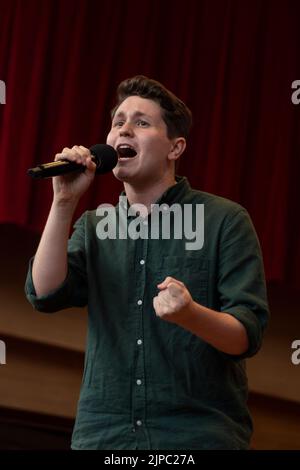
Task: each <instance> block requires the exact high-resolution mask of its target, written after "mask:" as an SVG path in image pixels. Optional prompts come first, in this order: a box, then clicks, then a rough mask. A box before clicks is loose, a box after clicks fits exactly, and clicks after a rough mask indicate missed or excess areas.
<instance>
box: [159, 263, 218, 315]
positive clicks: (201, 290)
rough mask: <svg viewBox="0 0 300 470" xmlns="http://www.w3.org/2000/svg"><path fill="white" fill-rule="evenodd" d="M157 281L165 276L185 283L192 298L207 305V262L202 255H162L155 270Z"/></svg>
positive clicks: (160, 280)
mask: <svg viewBox="0 0 300 470" xmlns="http://www.w3.org/2000/svg"><path fill="white" fill-rule="evenodd" d="M157 276H158V282H162V281H163V280H164V279H165V278H166V277H167V276H171V277H174V278H175V279H177V280H178V281H181V282H183V283H184V284H185V286H186V287H187V289H188V290H189V292H190V294H191V296H192V298H193V300H195V302H198V303H200V304H202V305H205V306H207V302H208V277H209V262H208V259H206V258H203V257H194V256H193V257H192V256H163V257H162V258H161V262H160V265H159V269H158V271H157Z"/></svg>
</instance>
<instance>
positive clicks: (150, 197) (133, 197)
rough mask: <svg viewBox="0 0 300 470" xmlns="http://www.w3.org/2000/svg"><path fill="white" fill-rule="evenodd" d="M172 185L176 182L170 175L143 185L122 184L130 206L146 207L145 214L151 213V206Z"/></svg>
mask: <svg viewBox="0 0 300 470" xmlns="http://www.w3.org/2000/svg"><path fill="white" fill-rule="evenodd" d="M174 184H176V180H175V176H174V175H173V174H172V175H167V176H165V177H162V178H160V179H158V180H157V181H155V182H153V181H151V182H148V184H147V183H145V182H144V184H143V185H135V184H132V183H125V182H124V189H125V192H126V196H127V199H128V201H129V204H130V205H132V204H143V205H144V206H146V207H147V212H148V213H149V212H150V211H151V204H154V203H155V202H156V201H157V199H158V198H159V197H160V196H161V195H162V194H163V193H164V192H165V191H166V190H167V189H168V188H170V186H173V185H174Z"/></svg>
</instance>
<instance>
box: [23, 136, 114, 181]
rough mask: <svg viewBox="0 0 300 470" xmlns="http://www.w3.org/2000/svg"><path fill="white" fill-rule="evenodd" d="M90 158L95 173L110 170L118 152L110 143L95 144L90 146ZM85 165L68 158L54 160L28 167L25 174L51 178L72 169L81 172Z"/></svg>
mask: <svg viewBox="0 0 300 470" xmlns="http://www.w3.org/2000/svg"><path fill="white" fill-rule="evenodd" d="M90 152H91V154H92V160H93V162H94V163H96V166H97V169H96V173H97V174H102V173H107V172H109V171H111V170H112V169H113V168H114V167H115V166H116V164H117V163H118V154H117V152H116V151H115V149H114V148H113V147H112V146H111V145H107V144H96V145H93V146H92V147H91V148H90ZM85 169H86V167H85V166H84V165H80V164H78V163H76V162H70V161H69V160H57V161H56V162H50V163H43V164H41V165H38V166H36V167H35V168H29V169H28V170H27V174H28V175H30V176H31V177H32V178H51V177H53V176H58V175H65V174H67V173H71V172H73V171H77V172H80V173H81V172H83V171H85Z"/></svg>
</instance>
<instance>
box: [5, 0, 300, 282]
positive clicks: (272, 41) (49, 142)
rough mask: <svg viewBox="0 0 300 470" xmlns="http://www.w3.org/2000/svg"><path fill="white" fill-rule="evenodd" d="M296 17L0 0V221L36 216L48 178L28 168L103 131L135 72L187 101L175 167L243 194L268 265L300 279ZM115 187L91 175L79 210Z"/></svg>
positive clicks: (230, 7) (198, 2) (273, 6)
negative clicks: (187, 120) (1, 92)
mask: <svg viewBox="0 0 300 470" xmlns="http://www.w3.org/2000/svg"><path fill="white" fill-rule="evenodd" d="M299 18H300V4H299V2H296V1H292V0H290V1H283V0H282V1H280V0H273V1H268V0H261V1H259V0H252V1H250V0H249V1H248V0H245V1H243V2H241V1H238V0H221V1H220V0H218V1H217V0H187V1H185V2H182V1H174V0H173V1H169V0H166V1H164V2H161V1H158V0H144V1H143V4H142V5H141V3H140V1H137V0H127V1H125V0H114V2H111V1H110V0H102V1H101V2H96V1H91V0H90V1H86V0H73V1H72V2H71V1H68V0H63V1H58V0H43V2H40V1H39V0H27V1H25V0H10V1H9V2H7V1H4V0H0V80H4V81H5V83H6V104H5V105H0V222H1V223H14V224H18V225H21V226H24V227H27V228H30V229H34V230H38V231H41V230H42V228H43V226H44V223H45V221H46V217H47V214H48V211H49V208H50V204H51V197H52V189H51V181H34V180H31V179H30V178H29V177H28V176H27V174H26V171H27V169H28V168H29V167H32V166H35V165H36V164H37V163H41V162H47V161H50V160H52V159H53V158H54V155H55V154H56V153H57V152H60V151H61V149H62V148H63V147H65V146H73V145H75V144H79V145H85V146H88V147H89V146H91V145H93V144H95V143H98V142H99V143H101V142H105V140H106V134H107V132H108V130H109V126H110V109H111V108H112V107H113V105H114V92H115V89H116V86H117V84H118V83H119V82H120V81H121V80H123V79H124V78H127V77H130V76H133V75H136V74H145V75H148V76H150V77H153V78H155V79H157V80H159V81H161V82H163V83H164V84H165V85H166V86H167V87H168V88H170V89H171V90H172V91H174V93H176V94H177V95H178V96H179V97H181V98H182V99H183V100H184V101H185V102H186V103H187V104H188V105H189V107H190V108H191V109H192V111H193V115H194V126H193V130H192V133H191V136H190V140H189V143H188V150H187V152H186V154H185V155H183V157H182V161H181V164H180V171H179V173H180V174H184V175H186V176H187V177H188V178H189V179H190V182H191V184H192V186H193V187H195V188H196V189H201V190H204V191H208V192H213V193H215V194H218V195H221V196H224V197H227V198H230V199H233V200H235V201H237V202H239V203H241V204H242V205H243V206H244V207H246V209H247V210H248V211H249V213H250V215H251V217H252V219H253V221H254V224H255V227H256V230H257V232H258V235H259V238H260V241H261V244H262V248H263V254H264V260H265V267H266V275H267V279H268V280H270V281H281V282H285V283H288V284H290V285H293V286H296V287H298V288H299V286H300V274H299V269H298V266H299V264H300V248H299V228H300V226H299V225H300V223H299V207H298V206H299V195H298V185H299V182H298V179H299V171H298V170H299V119H300V105H299V106H298V107H297V106H295V105H293V104H292V102H291V94H292V90H291V84H292V82H293V81H294V80H296V79H300V28H299ZM120 190H121V184H120V183H119V182H118V181H117V180H115V178H114V177H113V175H112V174H109V175H105V176H102V177H97V178H96V180H95V183H94V184H93V186H92V188H90V190H89V192H88V194H86V195H85V196H84V197H83V199H82V201H81V203H80V206H79V208H78V211H77V214H78V215H79V214H80V213H81V212H82V211H83V210H85V209H87V208H89V209H93V208H95V207H97V205H98V204H100V203H102V202H110V203H115V202H116V201H117V199H118V195H119V191H120Z"/></svg>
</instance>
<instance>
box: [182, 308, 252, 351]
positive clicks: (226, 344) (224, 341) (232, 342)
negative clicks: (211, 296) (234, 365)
mask: <svg viewBox="0 0 300 470" xmlns="http://www.w3.org/2000/svg"><path fill="white" fill-rule="evenodd" d="M180 324H181V326H182V327H183V328H185V329H187V330H189V331H191V332H192V333H193V334H195V335H196V336H199V337H200V338H202V339H203V340H204V341H206V342H207V343H209V344H211V345H212V346H214V347H215V348H216V349H219V350H220V351H222V352H225V353H227V354H232V355H239V354H243V353H245V352H246V351H247V349H248V347H249V342H248V336H247V332H246V329H245V327H244V325H243V324H242V323H241V322H239V321H238V320H237V319H236V318H234V317H233V316H232V315H230V314H229V313H225V312H217V311H215V310H212V309H209V308H207V307H204V306H203V305H200V304H198V303H196V302H194V301H192V302H191V303H190V305H189V306H188V307H187V310H186V311H185V313H184V314H183V315H182V316H181V318H180Z"/></svg>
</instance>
